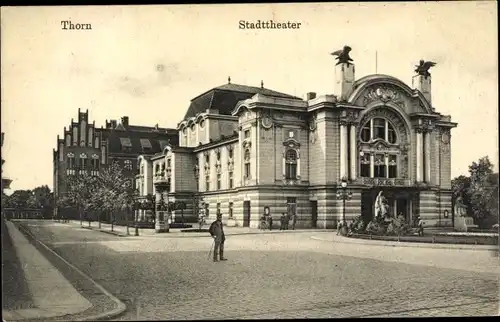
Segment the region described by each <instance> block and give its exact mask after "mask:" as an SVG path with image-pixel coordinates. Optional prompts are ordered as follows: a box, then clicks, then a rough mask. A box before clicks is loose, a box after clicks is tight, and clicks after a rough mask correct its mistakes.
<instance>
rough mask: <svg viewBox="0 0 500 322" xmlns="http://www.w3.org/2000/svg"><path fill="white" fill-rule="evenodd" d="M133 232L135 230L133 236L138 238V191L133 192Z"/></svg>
mask: <svg viewBox="0 0 500 322" xmlns="http://www.w3.org/2000/svg"><path fill="white" fill-rule="evenodd" d="M133 209H134V230H135V234H134V235H135V236H139V227H138V226H137V219H138V218H137V217H138V216H139V209H140V204H139V190H137V189H136V190H135V191H134V208H133Z"/></svg>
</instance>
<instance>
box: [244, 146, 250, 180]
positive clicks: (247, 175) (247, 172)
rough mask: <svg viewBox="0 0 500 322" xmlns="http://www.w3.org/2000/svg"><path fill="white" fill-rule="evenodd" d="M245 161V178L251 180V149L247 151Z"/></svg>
mask: <svg viewBox="0 0 500 322" xmlns="http://www.w3.org/2000/svg"><path fill="white" fill-rule="evenodd" d="M244 160H245V172H244V176H245V178H250V149H246V150H245V155H244Z"/></svg>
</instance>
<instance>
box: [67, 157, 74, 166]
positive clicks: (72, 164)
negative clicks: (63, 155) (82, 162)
mask: <svg viewBox="0 0 500 322" xmlns="http://www.w3.org/2000/svg"><path fill="white" fill-rule="evenodd" d="M74 167H75V158H68V168H70V169H73V168H74Z"/></svg>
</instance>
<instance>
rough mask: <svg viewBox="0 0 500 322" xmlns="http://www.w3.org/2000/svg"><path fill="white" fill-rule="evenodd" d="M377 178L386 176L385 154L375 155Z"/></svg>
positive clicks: (375, 175)
mask: <svg viewBox="0 0 500 322" xmlns="http://www.w3.org/2000/svg"><path fill="white" fill-rule="evenodd" d="M374 168H375V169H374V170H375V174H374V177H375V178H385V177H386V175H385V157H384V155H383V154H377V155H375V167H374Z"/></svg>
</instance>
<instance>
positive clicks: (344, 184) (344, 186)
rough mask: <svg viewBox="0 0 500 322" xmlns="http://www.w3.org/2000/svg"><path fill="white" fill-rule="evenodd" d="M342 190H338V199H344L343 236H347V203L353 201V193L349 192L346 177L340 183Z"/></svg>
mask: <svg viewBox="0 0 500 322" xmlns="http://www.w3.org/2000/svg"><path fill="white" fill-rule="evenodd" d="M340 187H341V188H342V189H341V190H337V199H342V206H343V207H342V235H344V236H345V235H347V225H346V221H345V201H346V200H351V199H352V193H351V192H350V191H349V192H348V191H347V179H346V178H345V177H344V178H342V181H341V182H340Z"/></svg>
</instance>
